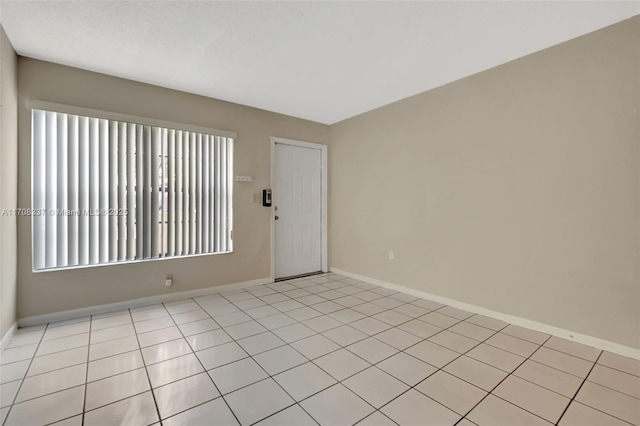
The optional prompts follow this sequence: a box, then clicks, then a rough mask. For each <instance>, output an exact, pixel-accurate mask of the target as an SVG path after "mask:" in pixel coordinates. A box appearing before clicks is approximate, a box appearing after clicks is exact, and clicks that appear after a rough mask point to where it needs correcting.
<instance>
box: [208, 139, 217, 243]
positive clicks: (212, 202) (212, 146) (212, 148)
mask: <svg viewBox="0 0 640 426" xmlns="http://www.w3.org/2000/svg"><path fill="white" fill-rule="evenodd" d="M215 152H216V137H215V136H213V135H212V136H211V137H210V138H209V164H210V165H211V167H210V169H209V188H210V190H209V191H210V195H209V211H210V212H211V226H210V229H209V235H210V237H209V248H210V252H215V251H216V224H217V223H218V218H217V216H216V179H215V173H216V170H217V167H216V163H215Z"/></svg>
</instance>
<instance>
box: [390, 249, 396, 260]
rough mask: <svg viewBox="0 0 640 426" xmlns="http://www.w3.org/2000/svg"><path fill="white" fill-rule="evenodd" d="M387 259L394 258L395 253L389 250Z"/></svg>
mask: <svg viewBox="0 0 640 426" xmlns="http://www.w3.org/2000/svg"><path fill="white" fill-rule="evenodd" d="M389 260H396V254H395V253H394V252H393V251H389Z"/></svg>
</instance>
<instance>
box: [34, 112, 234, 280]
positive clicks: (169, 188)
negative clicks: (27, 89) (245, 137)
mask: <svg viewBox="0 0 640 426" xmlns="http://www.w3.org/2000/svg"><path fill="white" fill-rule="evenodd" d="M58 111H60V109H58ZM94 115H97V114H94ZM104 115H106V113H105V114H104ZM110 116H111V117H110V118H104V116H102V118H97V117H95V116H88V115H79V114H71V113H68V112H55V111H49V110H44V109H33V110H32V208H33V212H32V213H33V216H32V227H33V269H34V270H47V269H54V268H70V267H79V266H87V265H101V264H111V263H118V262H129V261H138V260H144V259H156V258H170V257H177V256H191V255H199V254H209V253H224V252H230V251H232V240H231V236H232V235H231V230H232V202H231V201H232V178H231V177H232V175H233V170H232V168H233V137H234V135H233V134H232V133H229V132H223V131H215V130H210V129H201V128H189V127H187V126H180V125H172V124H169V123H160V122H156V121H152V120H144V119H134V120H132V119H130V118H129V117H124V116H122V117H120V116H116V115H115V114H110ZM113 117H116V118H118V119H114V118H113ZM134 121H135V122H134ZM145 121H146V123H145Z"/></svg>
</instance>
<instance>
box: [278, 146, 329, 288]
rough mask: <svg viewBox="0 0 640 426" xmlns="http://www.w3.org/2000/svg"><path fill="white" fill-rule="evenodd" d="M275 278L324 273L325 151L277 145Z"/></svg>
mask: <svg viewBox="0 0 640 426" xmlns="http://www.w3.org/2000/svg"><path fill="white" fill-rule="evenodd" d="M273 206H274V207H273V208H274V209H275V219H276V220H275V277H276V278H284V277H291V276H294V275H301V274H306V273H311V272H318V271H321V270H322V151H321V150H320V149H314V148H307V147H301V146H295V145H288V144H284V143H279V142H276V145H275V156H274V187H273Z"/></svg>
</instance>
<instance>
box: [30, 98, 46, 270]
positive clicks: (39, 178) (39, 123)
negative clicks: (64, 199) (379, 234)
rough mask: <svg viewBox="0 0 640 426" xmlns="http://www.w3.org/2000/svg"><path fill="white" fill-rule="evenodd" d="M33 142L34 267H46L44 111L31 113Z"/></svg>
mask: <svg viewBox="0 0 640 426" xmlns="http://www.w3.org/2000/svg"><path fill="white" fill-rule="evenodd" d="M31 120H32V122H31V123H32V124H31V126H32V130H31V131H32V134H33V143H32V144H31V150H32V172H31V173H32V174H31V179H32V186H33V192H32V195H31V197H32V200H31V202H32V204H33V208H34V209H35V211H36V212H37V213H36V214H35V215H34V216H33V219H32V220H33V222H32V223H33V250H32V253H33V267H34V268H35V269H41V268H44V267H46V260H45V259H46V254H45V253H46V250H45V249H46V247H45V241H44V235H45V229H46V220H47V216H46V212H45V211H44V210H45V209H46V195H45V194H46V188H45V183H46V173H45V172H46V170H45V165H46V137H45V132H46V115H45V113H44V111H36V110H34V111H33V112H32V114H31Z"/></svg>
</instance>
